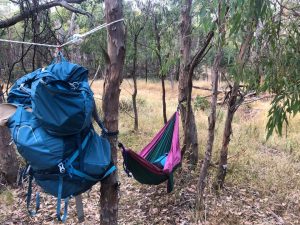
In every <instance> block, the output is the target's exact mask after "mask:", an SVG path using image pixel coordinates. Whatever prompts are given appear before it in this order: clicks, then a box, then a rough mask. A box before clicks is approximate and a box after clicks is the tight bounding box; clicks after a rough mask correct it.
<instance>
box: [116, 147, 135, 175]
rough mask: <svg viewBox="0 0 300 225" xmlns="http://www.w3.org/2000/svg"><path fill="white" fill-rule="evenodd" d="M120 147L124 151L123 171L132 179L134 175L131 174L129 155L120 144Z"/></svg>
mask: <svg viewBox="0 0 300 225" xmlns="http://www.w3.org/2000/svg"><path fill="white" fill-rule="evenodd" d="M118 147H119V148H121V149H122V156H123V170H124V171H125V173H126V174H127V176H128V177H132V174H131V173H130V171H129V169H128V167H127V165H128V153H127V152H126V149H125V147H124V145H123V144H122V143H121V142H119V144H118Z"/></svg>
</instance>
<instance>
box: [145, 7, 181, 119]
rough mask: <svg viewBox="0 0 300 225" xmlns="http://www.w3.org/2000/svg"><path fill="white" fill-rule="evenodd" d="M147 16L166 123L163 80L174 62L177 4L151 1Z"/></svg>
mask: <svg viewBox="0 0 300 225" xmlns="http://www.w3.org/2000/svg"><path fill="white" fill-rule="evenodd" d="M149 16H150V17H151V22H152V34H151V36H150V37H151V39H150V41H149V44H148V45H149V47H150V49H151V50H152V54H153V55H154V56H155V57H156V58H157V75H158V76H159V78H160V80H161V86H162V112H163V120H164V123H167V113H166V88H165V80H166V77H167V75H168V73H169V72H170V69H171V68H172V67H173V66H174V65H175V64H176V61H177V57H176V51H177V48H178V45H177V43H178V39H177V38H176V37H177V32H176V30H177V29H176V27H177V23H176V22H177V20H178V17H179V15H178V5H177V4H174V5H173V6H172V5H170V4H169V3H166V2H161V3H153V4H152V6H151V7H150V11H149Z"/></svg>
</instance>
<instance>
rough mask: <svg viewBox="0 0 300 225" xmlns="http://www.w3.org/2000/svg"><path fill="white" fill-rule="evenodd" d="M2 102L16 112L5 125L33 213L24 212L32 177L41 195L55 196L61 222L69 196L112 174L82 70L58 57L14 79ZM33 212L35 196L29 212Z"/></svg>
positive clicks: (111, 164) (85, 75) (85, 71)
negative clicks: (14, 107) (22, 170)
mask: <svg viewBox="0 0 300 225" xmlns="http://www.w3.org/2000/svg"><path fill="white" fill-rule="evenodd" d="M8 102H10V103H14V104H16V105H17V110H16V112H15V113H14V115H12V116H11V117H10V118H9V120H8V123H7V126H8V127H9V129H10V132H11V136H12V138H13V140H14V142H15V144H16V146H17V149H18V151H19V153H20V155H21V156H22V157H23V158H24V159H25V160H26V162H27V163H28V165H29V166H28V168H27V169H26V171H27V174H29V186H28V193H27V208H28V212H29V213H30V214H31V215H34V214H35V212H34V211H32V210H30V209H29V208H30V201H31V193H32V190H31V188H32V181H33V179H35V181H36V183H37V184H38V185H39V186H41V187H42V189H43V190H44V191H45V192H47V193H49V194H51V195H53V196H56V197H57V218H58V219H59V220H61V221H65V220H66V217H67V209H68V200H69V198H70V197H72V196H77V195H79V194H81V193H83V192H85V191H87V190H88V189H90V188H91V187H92V186H93V185H94V184H96V183H97V182H98V181H101V180H102V179H104V178H106V177H107V176H108V175H110V174H111V173H112V172H113V171H115V170H116V167H115V166H114V165H113V163H112V159H111V149H110V144H109V142H108V140H107V139H106V138H105V135H110V134H109V133H107V132H106V129H105V128H104V126H103V125H102V123H101V121H98V118H96V119H97V121H96V122H97V123H98V125H99V126H100V127H101V128H102V130H103V136H99V135H98V134H97V133H96V132H95V130H94V128H93V125H92V114H93V113H94V112H95V111H94V109H95V103H94V99H93V93H92V91H91V90H90V88H89V86H88V82H87V70H86V69H84V68H83V67H81V66H78V65H76V64H71V63H69V62H67V61H66V60H64V59H63V60H62V61H61V62H60V63H56V64H51V65H50V66H48V67H47V68H46V69H44V70H42V69H38V70H36V71H34V72H33V73H30V74H27V75H25V76H24V77H22V78H20V79H19V80H17V81H16V83H15V84H14V86H13V87H12V89H11V91H10V93H9V98H8ZM31 108H32V110H31ZM112 135H114V134H112ZM62 199H64V201H65V208H64V215H63V216H62V215H61V212H60V210H61V200H62ZM38 209H39V195H37V198H36V210H35V211H37V210H38Z"/></svg>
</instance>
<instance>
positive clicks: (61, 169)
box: [57, 162, 66, 173]
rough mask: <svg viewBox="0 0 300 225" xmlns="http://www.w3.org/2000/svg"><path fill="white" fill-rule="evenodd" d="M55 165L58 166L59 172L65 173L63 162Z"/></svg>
mask: <svg viewBox="0 0 300 225" xmlns="http://www.w3.org/2000/svg"><path fill="white" fill-rule="evenodd" d="M57 166H58V168H59V172H60V173H65V172H66V168H65V166H64V164H63V163H62V162H61V163H59V164H58V165H57Z"/></svg>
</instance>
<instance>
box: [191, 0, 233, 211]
mask: <svg viewBox="0 0 300 225" xmlns="http://www.w3.org/2000/svg"><path fill="white" fill-rule="evenodd" d="M222 7H227V6H225V5H223V1H221V0H219V4H218V20H217V24H218V27H219V34H218V35H217V38H218V40H217V41H218V42H217V52H216V55H215V58H214V63H213V68H212V97H211V104H210V107H211V109H210V110H211V111H210V115H209V117H208V138H207V145H206V150H205V157H204V160H203V163H202V166H201V170H200V176H199V183H198V199H197V208H201V207H202V206H203V194H204V189H205V186H206V180H207V174H208V167H209V164H210V161H211V156H212V151H213V144H214V139H215V125H216V108H217V96H218V81H219V73H220V63H221V60H222V57H223V48H222V42H223V40H224V38H225V18H221V10H222ZM227 11H228V10H227Z"/></svg>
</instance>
